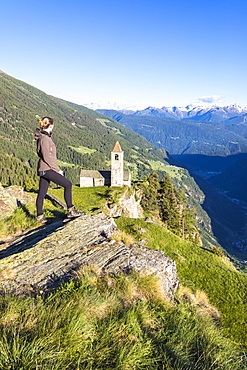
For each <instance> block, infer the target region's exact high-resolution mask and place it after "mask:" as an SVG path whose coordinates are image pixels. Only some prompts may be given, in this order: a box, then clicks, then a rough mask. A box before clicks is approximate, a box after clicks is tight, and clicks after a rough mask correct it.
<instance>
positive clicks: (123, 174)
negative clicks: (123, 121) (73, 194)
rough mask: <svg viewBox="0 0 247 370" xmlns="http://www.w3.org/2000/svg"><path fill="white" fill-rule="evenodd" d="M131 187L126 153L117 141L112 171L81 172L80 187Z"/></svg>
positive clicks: (113, 152)
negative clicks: (125, 168)
mask: <svg viewBox="0 0 247 370" xmlns="http://www.w3.org/2000/svg"><path fill="white" fill-rule="evenodd" d="M123 185H127V186H131V173H130V171H124V152H123V151H122V149H121V146H120V144H119V142H118V141H117V142H116V144H115V146H114V149H113V151H112V152H111V171H97V170H81V174H80V187H81V188H83V187H91V186H123Z"/></svg>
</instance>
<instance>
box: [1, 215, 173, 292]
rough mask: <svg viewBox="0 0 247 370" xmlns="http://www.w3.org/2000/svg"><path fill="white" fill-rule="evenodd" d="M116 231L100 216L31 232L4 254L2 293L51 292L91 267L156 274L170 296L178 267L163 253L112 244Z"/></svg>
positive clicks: (4, 250) (142, 247)
mask: <svg viewBox="0 0 247 370" xmlns="http://www.w3.org/2000/svg"><path fill="white" fill-rule="evenodd" d="M54 228H56V230H54ZM117 230H118V229H117V226H116V224H115V222H114V220H113V219H112V218H107V217H106V216H104V215H103V214H98V215H94V216H90V215H86V216H81V217H79V218H77V219H75V220H73V221H70V222H69V223H67V224H66V225H65V226H61V223H60V224H59V223H57V224H52V225H50V226H47V227H43V228H41V229H40V230H34V231H32V232H31V233H29V234H28V235H25V236H23V237H21V238H19V239H17V240H16V241H15V242H14V243H12V244H11V245H9V246H5V247H6V248H5V249H3V250H2V251H0V290H1V291H2V292H11V293H15V294H20V293H24V292H30V293H31V294H36V293H38V292H40V291H42V292H44V291H49V290H50V289H52V288H53V287H55V286H57V285H59V284H60V283H61V282H62V281H67V280H68V279H70V278H71V277H73V276H74V275H75V271H76V270H78V269H79V268H80V267H82V266H92V267H94V268H96V270H97V271H99V272H100V273H114V274H115V273H121V272H125V273H128V272H130V271H138V272H142V273H145V274H153V275H155V276H157V278H158V279H159V280H160V283H161V287H162V289H163V292H164V294H165V295H166V296H169V297H171V296H172V295H173V292H174V291H175V290H176V289H177V286H178V278H177V272H176V265H175V262H174V261H172V260H171V259H170V258H169V257H167V256H165V255H164V253H163V252H162V251H157V250H151V249H149V248H146V247H144V246H140V245H137V244H133V245H131V246H129V247H127V246H126V245H124V244H123V243H122V242H117V241H115V240H113V239H112V235H113V234H114V233H115V232H116V231H117ZM46 233H47V234H49V233H50V235H46Z"/></svg>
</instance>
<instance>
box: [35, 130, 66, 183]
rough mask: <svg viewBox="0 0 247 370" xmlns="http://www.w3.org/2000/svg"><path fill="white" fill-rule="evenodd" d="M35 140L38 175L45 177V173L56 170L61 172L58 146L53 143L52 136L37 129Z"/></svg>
mask: <svg viewBox="0 0 247 370" xmlns="http://www.w3.org/2000/svg"><path fill="white" fill-rule="evenodd" d="M34 137H35V140H37V153H38V156H39V161H38V168H37V171H38V175H39V176H41V175H42V174H43V175H44V172H45V171H48V170H54V171H56V172H59V171H60V168H59V167H58V164H57V155H56V146H55V144H54V142H53V141H52V138H51V134H49V133H48V132H46V131H43V130H40V129H38V128H37V129H36V134H35V136H34Z"/></svg>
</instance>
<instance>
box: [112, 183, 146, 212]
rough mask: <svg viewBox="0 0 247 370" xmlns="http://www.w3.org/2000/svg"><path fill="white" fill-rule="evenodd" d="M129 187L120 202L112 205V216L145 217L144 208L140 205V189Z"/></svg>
mask: <svg viewBox="0 0 247 370" xmlns="http://www.w3.org/2000/svg"><path fill="white" fill-rule="evenodd" d="M130 191H131V190H130V189H129V188H128V189H127V190H126V191H125V193H124V195H123V196H122V197H121V198H120V199H119V201H118V203H117V204H115V205H114V206H111V207H110V211H109V215H110V216H111V217H118V216H125V217H130V218H143V217H144V214H143V210H142V207H141V206H140V201H141V197H140V196H139V193H138V191H134V190H132V192H131V193H130Z"/></svg>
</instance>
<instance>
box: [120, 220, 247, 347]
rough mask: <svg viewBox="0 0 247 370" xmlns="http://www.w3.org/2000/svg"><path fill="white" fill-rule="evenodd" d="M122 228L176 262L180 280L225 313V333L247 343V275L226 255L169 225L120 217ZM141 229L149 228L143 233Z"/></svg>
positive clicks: (223, 321)
mask: <svg viewBox="0 0 247 370" xmlns="http://www.w3.org/2000/svg"><path fill="white" fill-rule="evenodd" d="M116 223H117V225H118V227H119V228H120V229H121V230H122V231H125V232H128V233H131V234H132V235H135V237H136V238H137V239H139V238H145V239H146V240H147V241H148V242H147V244H146V246H148V247H149V248H153V249H160V250H162V251H164V253H165V254H166V255H167V256H169V257H170V258H172V259H173V260H174V261H176V264H177V269H178V274H179V280H180V283H181V284H183V285H185V286H187V287H189V288H191V289H192V291H193V292H195V291H196V290H197V289H200V290H204V291H205V292H206V293H207V295H208V297H209V299H210V302H211V303H212V304H213V305H215V306H216V307H217V309H218V310H219V311H220V313H221V325H222V328H223V330H224V332H225V334H226V335H227V336H229V337H231V338H232V339H233V340H235V341H236V342H238V343H242V344H244V345H245V346H247V327H246V323H247V307H246V305H247V276H246V275H245V274H243V273H241V272H239V271H237V270H235V268H234V267H233V265H232V264H231V263H230V262H229V261H228V260H227V259H226V258H225V257H223V258H222V257H219V256H217V255H215V254H213V253H211V252H209V251H206V250H204V249H202V248H200V247H198V246H196V245H195V244H192V243H189V242H185V241H183V240H182V239H180V238H179V237H177V236H176V235H174V234H173V233H171V232H169V231H167V230H166V229H165V228H163V227H161V226H159V225H155V224H152V223H147V222H145V221H143V220H134V219H128V218H120V219H117V220H116ZM139 228H143V229H145V230H147V233H145V234H143V235H142V234H141V233H140V231H138V229H139Z"/></svg>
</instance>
